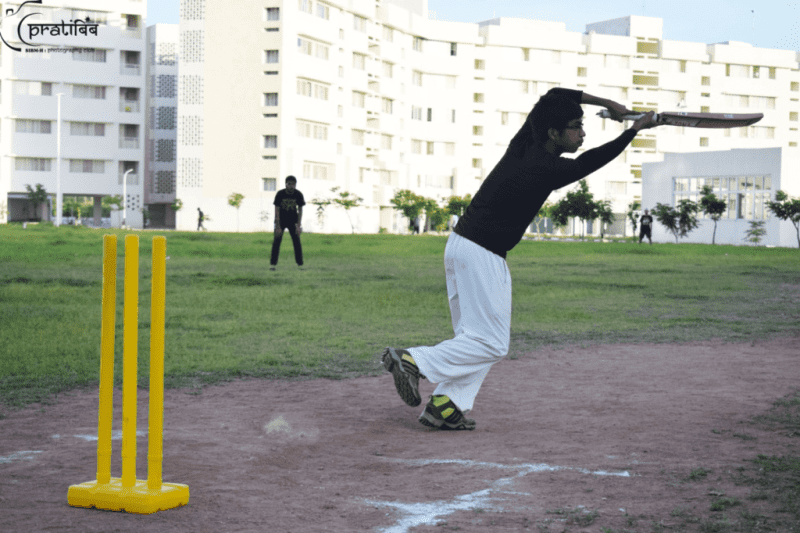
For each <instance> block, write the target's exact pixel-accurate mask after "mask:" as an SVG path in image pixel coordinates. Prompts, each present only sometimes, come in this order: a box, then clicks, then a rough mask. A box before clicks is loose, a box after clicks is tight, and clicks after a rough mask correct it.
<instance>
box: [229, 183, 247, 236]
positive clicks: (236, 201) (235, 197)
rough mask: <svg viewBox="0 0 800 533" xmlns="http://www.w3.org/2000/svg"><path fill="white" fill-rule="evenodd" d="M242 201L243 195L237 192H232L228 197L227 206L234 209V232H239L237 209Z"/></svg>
mask: <svg viewBox="0 0 800 533" xmlns="http://www.w3.org/2000/svg"><path fill="white" fill-rule="evenodd" d="M242 200H244V195H243V194H239V193H238V192H232V193H231V194H230V196H228V205H231V206H233V207H235V208H236V231H239V208H240V207H242Z"/></svg>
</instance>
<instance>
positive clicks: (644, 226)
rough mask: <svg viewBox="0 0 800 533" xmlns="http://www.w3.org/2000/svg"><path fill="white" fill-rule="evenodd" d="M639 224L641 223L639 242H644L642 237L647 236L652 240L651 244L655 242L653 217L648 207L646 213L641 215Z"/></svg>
mask: <svg viewBox="0 0 800 533" xmlns="http://www.w3.org/2000/svg"><path fill="white" fill-rule="evenodd" d="M639 224H641V226H640V229H639V244H642V239H644V238H645V237H647V240H648V241H650V244H653V217H652V216H651V215H650V212H649V211H648V210H647V209H645V210H644V215H642V216H640V217H639Z"/></svg>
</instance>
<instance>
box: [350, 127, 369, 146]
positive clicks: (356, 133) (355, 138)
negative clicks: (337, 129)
mask: <svg viewBox="0 0 800 533" xmlns="http://www.w3.org/2000/svg"><path fill="white" fill-rule="evenodd" d="M365 136H366V132H365V131H363V130H352V133H351V140H352V142H353V146H364V137H365Z"/></svg>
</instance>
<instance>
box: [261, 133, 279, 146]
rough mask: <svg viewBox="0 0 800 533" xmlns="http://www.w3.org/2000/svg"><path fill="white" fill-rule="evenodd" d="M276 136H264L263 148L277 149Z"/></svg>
mask: <svg viewBox="0 0 800 533" xmlns="http://www.w3.org/2000/svg"><path fill="white" fill-rule="evenodd" d="M277 147H278V136H277V135H264V148H277Z"/></svg>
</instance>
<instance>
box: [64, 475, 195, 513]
mask: <svg viewBox="0 0 800 533" xmlns="http://www.w3.org/2000/svg"><path fill="white" fill-rule="evenodd" d="M67 501H68V502H69V504H70V505H72V506H73V507H96V508H98V509H105V510H108V511H126V512H128V513H138V514H152V513H155V512H157V511H165V510H167V509H173V508H175V507H179V506H181V505H186V504H187V503H189V486H188V485H183V484H181V483H162V484H161V490H158V489H155V490H153V489H148V488H147V480H140V479H137V480H136V484H135V485H134V486H133V487H123V486H122V479H121V478H118V477H112V478H111V483H104V484H100V485H98V484H97V480H94V481H87V482H86V483H81V484H80V485H72V486H70V488H69V492H68V493H67Z"/></svg>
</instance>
